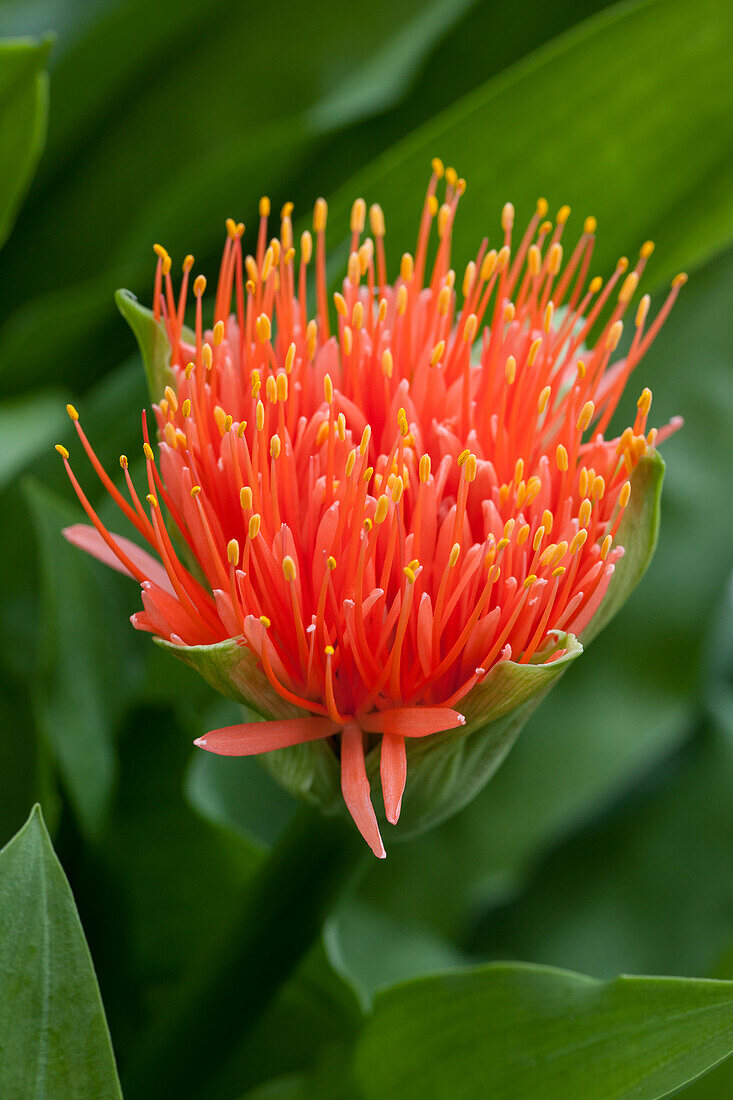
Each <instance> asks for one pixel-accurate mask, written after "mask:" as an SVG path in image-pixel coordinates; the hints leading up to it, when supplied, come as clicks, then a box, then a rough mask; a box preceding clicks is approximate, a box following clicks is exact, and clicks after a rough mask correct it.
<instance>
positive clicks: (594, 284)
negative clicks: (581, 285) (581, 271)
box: [588, 275, 603, 294]
mask: <svg viewBox="0 0 733 1100" xmlns="http://www.w3.org/2000/svg"><path fill="white" fill-rule="evenodd" d="M602 286H603V279H602V278H601V276H600V275H596V276H595V277H594V278H592V279H591V281H590V282H589V284H588V290H589V291H590V293H591V294H597V293H598V291H599V290H600V289H601V287H602Z"/></svg>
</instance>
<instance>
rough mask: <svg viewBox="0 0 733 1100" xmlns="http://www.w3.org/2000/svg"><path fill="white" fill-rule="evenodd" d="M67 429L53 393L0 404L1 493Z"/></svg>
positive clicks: (61, 404) (61, 402) (61, 405)
mask: <svg viewBox="0 0 733 1100" xmlns="http://www.w3.org/2000/svg"><path fill="white" fill-rule="evenodd" d="M67 427H68V421H67V418H66V413H65V412H64V399H63V397H62V395H61V394H60V393H57V392H55V391H53V390H43V391H41V392H40V393H39V392H36V393H30V394H28V395H26V396H23V397H18V398H16V399H14V400H12V401H4V402H3V403H2V404H0V491H2V490H3V489H5V488H6V487H7V486H8V485H9V484H10V483H11V482H12V481H13V480H14V478H15V477H16V476H17V475H18V474H19V473H20V472H21V470H23V469H25V467H26V466H27V465H28V464H29V463H31V462H32V461H33V460H34V459H35V458H37V456H38V455H39V454H40V453H42V452H46V451H47V450H48V446H49V443H50V442H51V441H53V440H55V439H58V438H59V436H61V435H62V434H65V432H66V430H67Z"/></svg>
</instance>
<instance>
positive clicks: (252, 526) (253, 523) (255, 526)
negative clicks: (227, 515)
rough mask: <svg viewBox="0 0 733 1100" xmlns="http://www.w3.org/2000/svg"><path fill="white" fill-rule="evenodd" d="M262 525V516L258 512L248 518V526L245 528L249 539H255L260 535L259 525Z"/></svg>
mask: <svg viewBox="0 0 733 1100" xmlns="http://www.w3.org/2000/svg"><path fill="white" fill-rule="evenodd" d="M261 524H262V516H261V515H260V514H259V512H255V513H254V515H253V516H250V519H249V526H248V528H247V534H248V535H249V537H250V538H251V539H256V538H257V536H258V535H259V533H260V525H261Z"/></svg>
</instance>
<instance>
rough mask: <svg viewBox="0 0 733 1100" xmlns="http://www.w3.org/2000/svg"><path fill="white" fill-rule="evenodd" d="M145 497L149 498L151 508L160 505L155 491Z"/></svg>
mask: <svg viewBox="0 0 733 1100" xmlns="http://www.w3.org/2000/svg"><path fill="white" fill-rule="evenodd" d="M145 499H146V500H147V502H148V504H149V505H150V507H151V508H157V507H158V498H157V497H156V495H155V493H148V495H147V496H146V498H145Z"/></svg>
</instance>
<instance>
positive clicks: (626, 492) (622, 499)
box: [618, 481, 631, 508]
mask: <svg viewBox="0 0 733 1100" xmlns="http://www.w3.org/2000/svg"><path fill="white" fill-rule="evenodd" d="M630 496H631V482H630V481H625V482H624V483H623V485H622V486H621V492H620V493H619V495H618V502H619V505H620V506H621V507H622V508H625V507H626V505H627V504H628V503H629V498H630Z"/></svg>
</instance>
